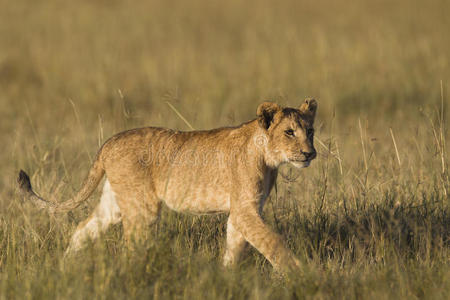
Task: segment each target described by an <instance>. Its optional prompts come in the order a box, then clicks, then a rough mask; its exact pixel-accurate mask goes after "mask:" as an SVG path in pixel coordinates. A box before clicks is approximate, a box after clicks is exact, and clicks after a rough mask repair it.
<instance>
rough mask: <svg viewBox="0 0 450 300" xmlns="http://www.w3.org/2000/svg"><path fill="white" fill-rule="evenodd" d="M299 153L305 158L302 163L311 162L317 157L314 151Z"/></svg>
mask: <svg viewBox="0 0 450 300" xmlns="http://www.w3.org/2000/svg"><path fill="white" fill-rule="evenodd" d="M300 152H301V153H302V155H303V156H304V157H305V160H304V161H311V160H313V159H314V158H316V156H317V153H316V150H313V151H311V152H303V151H300Z"/></svg>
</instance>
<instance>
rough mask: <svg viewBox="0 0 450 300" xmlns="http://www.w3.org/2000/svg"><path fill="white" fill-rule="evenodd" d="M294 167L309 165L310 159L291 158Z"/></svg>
mask: <svg viewBox="0 0 450 300" xmlns="http://www.w3.org/2000/svg"><path fill="white" fill-rule="evenodd" d="M290 163H291V164H292V165H293V166H294V167H296V168H299V169H301V168H307V167H309V165H310V164H311V160H310V159H305V160H293V161H291V162H290Z"/></svg>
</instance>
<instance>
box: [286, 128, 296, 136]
mask: <svg viewBox="0 0 450 300" xmlns="http://www.w3.org/2000/svg"><path fill="white" fill-rule="evenodd" d="M284 133H286V135H287V136H294V130H292V129H288V130H285V131H284Z"/></svg>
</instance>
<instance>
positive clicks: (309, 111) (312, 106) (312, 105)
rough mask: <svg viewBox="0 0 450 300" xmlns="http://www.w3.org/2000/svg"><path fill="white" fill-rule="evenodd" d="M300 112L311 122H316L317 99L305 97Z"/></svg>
mask: <svg viewBox="0 0 450 300" xmlns="http://www.w3.org/2000/svg"><path fill="white" fill-rule="evenodd" d="M299 110H300V113H301V114H302V115H303V116H304V117H305V118H308V119H309V120H310V122H311V123H312V122H314V118H315V117H316V111H317V101H316V100H315V99H312V98H307V99H305V102H303V103H302V105H300V108H299Z"/></svg>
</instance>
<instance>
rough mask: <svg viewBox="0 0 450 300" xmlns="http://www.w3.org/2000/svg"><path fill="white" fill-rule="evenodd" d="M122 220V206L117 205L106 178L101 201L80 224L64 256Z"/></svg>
mask: <svg viewBox="0 0 450 300" xmlns="http://www.w3.org/2000/svg"><path fill="white" fill-rule="evenodd" d="M120 221H121V213H120V208H119V206H118V205H117V202H116V197H115V194H114V191H113V190H112V188H111V184H110V183H109V181H108V179H106V181H105V184H104V186H103V193H102V196H101V199H100V203H99V204H98V205H97V207H96V208H95V210H94V211H93V213H92V214H91V215H90V216H89V218H87V219H86V220H85V221H83V222H81V223H80V224H78V226H77V229H76V231H75V233H74V234H73V236H72V239H71V241H70V244H69V247H68V248H67V250H66V252H65V254H64V256H68V255H70V254H72V253H74V252H76V251H78V250H80V249H81V248H82V247H83V246H84V244H85V243H86V242H87V241H88V240H89V239H90V240H95V239H96V238H98V237H99V236H100V234H101V233H102V232H105V231H106V230H107V229H108V227H109V225H113V224H117V223H119V222H120Z"/></svg>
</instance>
